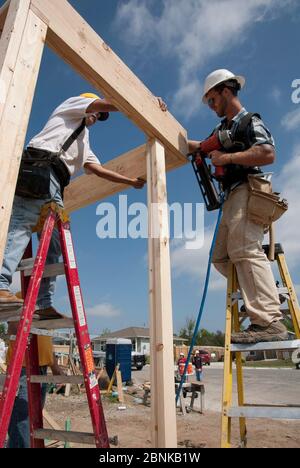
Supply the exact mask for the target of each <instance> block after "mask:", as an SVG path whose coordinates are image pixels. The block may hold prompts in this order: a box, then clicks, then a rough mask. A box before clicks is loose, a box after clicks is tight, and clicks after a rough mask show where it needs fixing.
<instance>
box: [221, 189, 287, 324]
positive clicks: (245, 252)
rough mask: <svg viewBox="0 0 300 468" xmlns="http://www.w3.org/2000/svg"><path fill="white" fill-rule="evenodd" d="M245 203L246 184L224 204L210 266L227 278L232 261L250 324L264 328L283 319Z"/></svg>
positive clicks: (257, 227)
mask: <svg viewBox="0 0 300 468" xmlns="http://www.w3.org/2000/svg"><path fill="white" fill-rule="evenodd" d="M248 200H249V186H248V184H247V183H245V184H242V185H240V186H239V187H237V188H236V189H235V190H233V191H232V192H231V193H230V195H229V197H228V199H227V200H226V202H225V203H224V208H223V216H222V219H221V223H220V227H219V232H218V235H217V239H216V246H215V249H214V252H213V264H214V266H215V267H216V269H217V270H218V271H219V272H220V273H222V275H224V276H225V277H227V272H228V261H229V259H230V260H231V262H232V263H233V264H234V265H235V267H236V271H237V276H238V282H239V287H240V291H241V293H242V296H243V299H244V303H245V307H246V311H247V314H248V315H249V318H250V320H251V323H252V324H255V325H260V326H267V325H269V324H270V323H272V322H274V321H276V320H280V319H282V314H281V311H280V301H279V296H278V290H277V288H276V284H275V280H274V276H273V272H272V270H271V265H270V262H269V260H268V259H267V257H266V255H265V253H264V250H263V248H262V242H263V238H264V231H263V226H260V225H258V224H254V223H253V222H251V221H249V220H248V217H247V210H248Z"/></svg>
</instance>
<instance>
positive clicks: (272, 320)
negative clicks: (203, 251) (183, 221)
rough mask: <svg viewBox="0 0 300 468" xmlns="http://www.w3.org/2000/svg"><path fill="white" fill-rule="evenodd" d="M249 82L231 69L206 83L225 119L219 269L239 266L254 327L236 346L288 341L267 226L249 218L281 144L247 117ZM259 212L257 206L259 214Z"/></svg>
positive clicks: (216, 158) (215, 160) (192, 144)
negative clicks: (254, 194) (257, 187)
mask: <svg viewBox="0 0 300 468" xmlns="http://www.w3.org/2000/svg"><path fill="white" fill-rule="evenodd" d="M245 82H246V80H245V78H244V77H243V76H241V75H238V74H235V73H233V72H231V71H229V70H226V69H218V70H215V71H213V72H212V73H210V74H209V75H208V76H207V78H206V79H205V82H204V90H203V95H202V102H203V103H205V104H207V105H208V106H209V108H210V109H211V110H212V111H213V112H215V114H216V115H217V116H218V117H220V118H222V121H221V122H220V123H219V125H218V126H217V127H216V128H215V129H214V131H213V133H212V135H213V137H214V138H213V141H217V144H218V145H219V146H218V147H217V149H212V150H210V151H209V152H208V154H207V156H208V157H209V158H210V159H211V162H212V164H213V165H214V166H217V167H218V166H221V167H222V168H223V171H222V172H223V174H222V179H221V182H220V183H221V185H222V189H223V191H224V192H225V195H226V201H225V203H224V207H223V215H222V219H221V223H220V227H219V231H218V234H217V239H216V247H215V249H214V252H213V264H214V266H215V267H216V269H217V270H218V271H219V272H220V273H221V274H223V275H224V276H225V277H227V273H228V264H229V261H231V262H232V263H233V264H234V265H235V267H236V270H237V275H238V282H239V286H240V290H241V292H242V296H243V299H244V303H245V309H246V311H247V314H248V316H249V318H250V322H251V325H250V327H249V328H248V329H247V330H245V331H243V332H241V333H234V334H233V335H232V342H234V343H256V342H260V341H280V340H284V339H287V336H288V335H287V330H286V327H285V326H284V325H283V324H282V323H281V320H282V313H281V310H280V301H279V298H278V291H277V288H276V284H275V280H274V277H273V273H272V270H271V268H270V264H269V262H268V259H267V257H266V255H265V253H264V251H263V249H262V247H261V246H262V243H263V238H264V225H263V223H257V222H254V221H253V218H252V219H251V218H250V217H249V197H250V189H249V180H250V179H249V177H250V176H251V175H256V176H257V178H256V180H257V181H259V180H260V177H261V176H263V173H262V170H261V167H263V166H265V165H268V164H272V163H273V162H274V160H275V143H274V139H273V137H272V135H271V133H270V131H269V130H268V128H267V127H266V126H265V124H264V122H263V121H262V119H261V117H260V115H259V114H253V113H249V112H247V110H246V109H245V108H244V107H243V105H242V104H241V101H240V99H239V91H240V90H241V89H242V88H243V87H244V86H245ZM223 131H224V132H225V133H226V134H229V136H230V138H229V145H228V141H227V142H226V148H225V146H222V144H220V141H221V140H220V139H219V140H218V138H219V135H220V133H221V132H223ZM224 132H223V133H224ZM208 140H209V139H207V140H205V141H204V142H207V141H208ZM204 142H203V140H202V141H199V140H198V141H195V140H189V150H190V152H193V151H196V150H197V148H199V147H200V146H201V145H202V147H205V145H204V144H203V143H204ZM259 208H260V206H259V204H257V206H256V207H255V210H259Z"/></svg>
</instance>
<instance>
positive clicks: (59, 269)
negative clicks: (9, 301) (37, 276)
mask: <svg viewBox="0 0 300 468" xmlns="http://www.w3.org/2000/svg"><path fill="white" fill-rule="evenodd" d="M34 261H35V259H33V258H28V259H26V260H22V261H21V263H20V265H19V267H18V271H23V272H24V276H31V275H32V271H33V265H34ZM64 274H65V266H64V264H63V263H56V264H53V265H46V266H45V269H44V273H43V278H51V276H60V275H64Z"/></svg>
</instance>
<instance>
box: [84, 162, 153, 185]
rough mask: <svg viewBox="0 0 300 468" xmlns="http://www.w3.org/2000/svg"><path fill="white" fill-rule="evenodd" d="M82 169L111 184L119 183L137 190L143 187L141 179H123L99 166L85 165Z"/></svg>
mask: <svg viewBox="0 0 300 468" xmlns="http://www.w3.org/2000/svg"><path fill="white" fill-rule="evenodd" d="M84 167H85V168H86V169H88V170H89V171H91V172H92V173H93V174H95V175H96V176H98V177H101V178H102V179H106V180H110V181H111V182H119V183H121V184H126V185H131V186H132V187H134V188H137V189H140V188H143V187H144V185H145V180H143V179H139V178H136V179H131V178H129V177H125V176H123V175H121V174H119V173H118V172H114V171H110V170H109V169H105V168H104V167H103V166H101V164H96V163H87V164H85V165H84Z"/></svg>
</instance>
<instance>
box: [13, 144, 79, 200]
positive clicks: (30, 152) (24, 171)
mask: <svg viewBox="0 0 300 468" xmlns="http://www.w3.org/2000/svg"><path fill="white" fill-rule="evenodd" d="M51 170H52V171H53V172H54V174H55V175H56V177H57V179H58V180H59V183H60V187H61V194H62V196H63V192H64V188H65V187H66V186H67V185H69V183H70V174H69V171H68V169H67V168H66V166H65V165H64V163H63V162H62V161H61V160H60V159H59V153H52V152H51V151H47V150H42V149H37V148H31V147H28V148H27V149H25V150H24V152H23V155H22V160H21V165H20V170H19V176H18V181H17V187H16V195H18V196H20V197H24V198H37V199H44V200H45V199H48V198H50V197H51V195H50V177H51Z"/></svg>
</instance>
